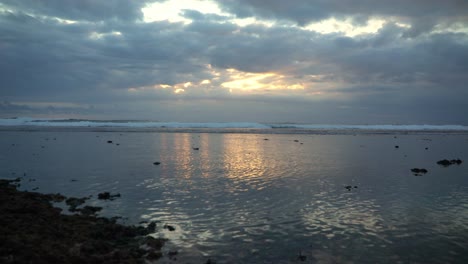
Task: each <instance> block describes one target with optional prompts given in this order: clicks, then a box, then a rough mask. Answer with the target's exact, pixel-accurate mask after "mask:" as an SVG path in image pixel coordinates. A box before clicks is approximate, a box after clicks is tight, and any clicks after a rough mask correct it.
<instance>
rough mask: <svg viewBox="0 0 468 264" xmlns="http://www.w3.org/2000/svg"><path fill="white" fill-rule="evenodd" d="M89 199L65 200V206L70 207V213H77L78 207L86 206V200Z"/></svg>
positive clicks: (71, 198)
mask: <svg viewBox="0 0 468 264" xmlns="http://www.w3.org/2000/svg"><path fill="white" fill-rule="evenodd" d="M88 199H89V198H86V197H84V198H75V197H70V198H68V199H66V200H65V204H66V205H68V211H70V212H76V211H77V207H78V206H80V205H82V204H84V203H85V202H86V200H88Z"/></svg>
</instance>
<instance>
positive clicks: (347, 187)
mask: <svg viewBox="0 0 468 264" xmlns="http://www.w3.org/2000/svg"><path fill="white" fill-rule="evenodd" d="M345 188H346V189H348V191H351V188H353V186H351V185H346V186H345Z"/></svg>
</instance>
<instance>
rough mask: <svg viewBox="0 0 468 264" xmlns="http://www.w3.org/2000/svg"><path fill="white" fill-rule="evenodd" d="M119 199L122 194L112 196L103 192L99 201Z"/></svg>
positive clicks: (99, 196) (99, 195)
mask: <svg viewBox="0 0 468 264" xmlns="http://www.w3.org/2000/svg"><path fill="white" fill-rule="evenodd" d="M117 197H120V193H117V194H110V192H103V193H99V194H98V199H99V200H114V199H115V198H117Z"/></svg>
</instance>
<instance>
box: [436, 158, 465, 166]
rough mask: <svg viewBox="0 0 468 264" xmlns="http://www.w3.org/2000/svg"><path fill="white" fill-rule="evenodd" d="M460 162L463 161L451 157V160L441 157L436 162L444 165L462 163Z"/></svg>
mask: <svg viewBox="0 0 468 264" xmlns="http://www.w3.org/2000/svg"><path fill="white" fill-rule="evenodd" d="M462 162H463V161H462V160H461V159H452V160H448V159H443V160H439V161H438V162H437V164H439V165H441V166H444V167H448V166H450V165H453V164H456V165H460V164H462Z"/></svg>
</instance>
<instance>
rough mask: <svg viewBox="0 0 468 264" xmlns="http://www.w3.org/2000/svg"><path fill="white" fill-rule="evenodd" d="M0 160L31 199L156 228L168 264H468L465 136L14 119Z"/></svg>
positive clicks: (428, 131)
mask: <svg viewBox="0 0 468 264" xmlns="http://www.w3.org/2000/svg"><path fill="white" fill-rule="evenodd" d="M0 149H1V151H0V175H1V177H2V178H16V177H22V182H21V189H22V190H29V191H32V190H34V191H38V192H44V193H56V192H60V193H62V194H64V195H66V196H75V197H84V196H90V195H92V198H91V199H90V200H89V201H88V204H89V205H94V206H103V207H104V209H103V211H101V213H100V215H102V216H109V217H112V216H121V217H122V219H121V221H122V222H123V223H126V224H139V223H140V222H141V221H158V230H157V232H156V233H155V234H154V236H156V237H165V238H168V239H169V242H168V244H167V245H166V248H165V250H166V252H169V251H177V255H175V256H172V257H171V258H172V259H169V257H167V258H166V259H163V260H162V262H163V263H164V262H168V263H206V262H207V261H208V260H210V261H212V262H213V261H216V263H468V252H467V251H466V249H467V248H468V167H467V166H468V164H467V163H468V159H467V158H468V128H467V127H466V126H458V125H448V126H431V125H425V126H421V125H413V126H408V125H378V126H377V125H375V126H373V125H361V126H350V125H340V126H338V125H333V126H332V125H329V126H327V125H307V124H258V123H160V122H150V121H144V122H142V121H105V120H104V121H91V120H57V119H54V120H52V119H31V118H17V119H0ZM443 159H448V160H452V159H460V160H461V161H462V163H461V164H457V163H454V164H451V165H449V166H442V165H439V164H437V162H438V161H440V160H443ZM154 162H159V163H160V164H159V165H155V164H154ZM415 168H417V169H425V170H427V173H415V172H413V171H411V170H412V169H415ZM415 174H417V175H415ZM105 191H108V192H111V193H120V194H121V197H120V198H118V199H115V200H113V201H102V200H98V199H97V194H98V193H100V192H105ZM58 206H61V205H60V204H59V205H58ZM165 225H170V226H172V227H174V228H175V230H173V231H170V230H169V229H167V228H164V226H165ZM166 255H168V254H166ZM174 258H177V261H176V260H174Z"/></svg>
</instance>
